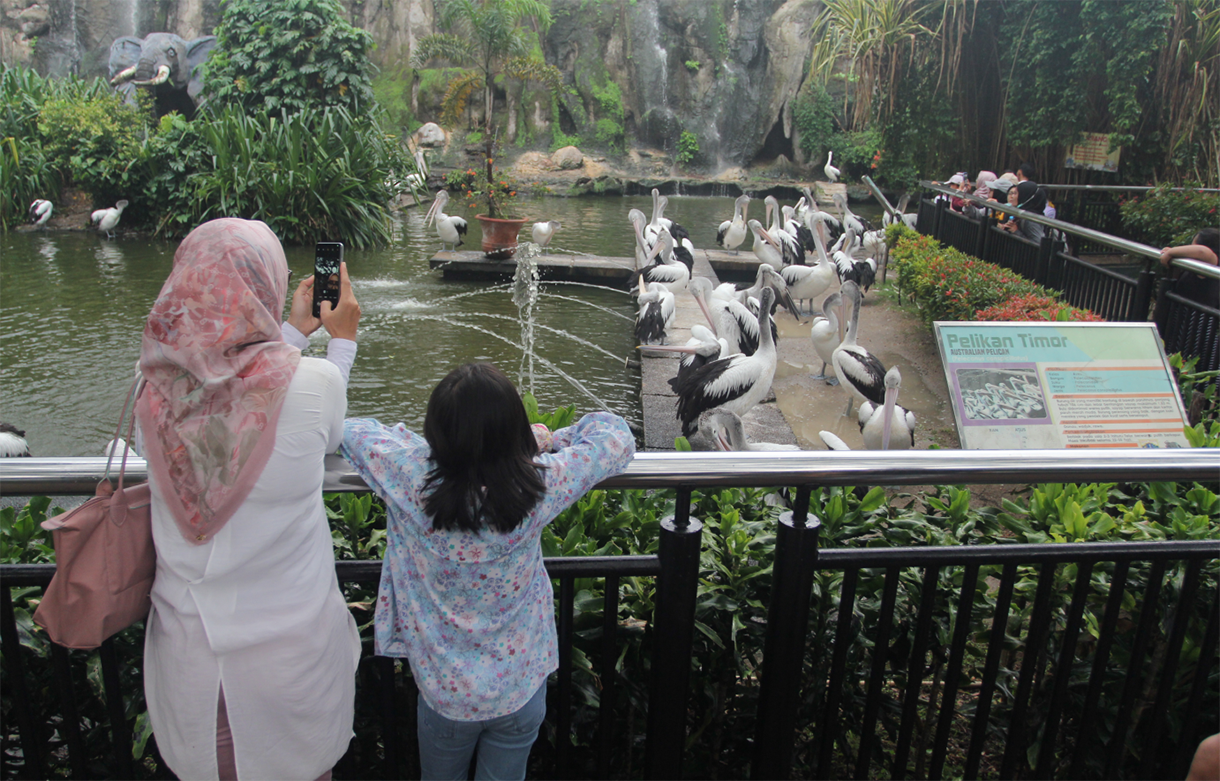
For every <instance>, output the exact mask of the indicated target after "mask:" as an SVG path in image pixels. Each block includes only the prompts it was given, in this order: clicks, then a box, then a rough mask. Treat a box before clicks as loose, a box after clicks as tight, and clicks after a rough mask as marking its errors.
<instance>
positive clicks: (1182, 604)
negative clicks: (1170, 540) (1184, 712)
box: [1139, 561, 1203, 778]
mask: <svg viewBox="0 0 1220 781" xmlns="http://www.w3.org/2000/svg"><path fill="white" fill-rule="evenodd" d="M1202 568H1203V564H1202V562H1198V561H1192V562H1191V563H1190V564H1189V565H1188V566H1187V567H1186V578H1185V579H1184V581H1183V583H1182V589H1181V591H1179V592H1178V600H1177V605H1175V606H1173V607H1172V608H1170V611H1172V612H1170V611H1166V612H1167V613H1168V614H1169V615H1172V616H1173V624H1172V626H1171V627H1170V628H1169V631H1168V635H1169V637H1168V638H1166V641H1165V654H1164V657H1163V661H1162V662H1161V664H1162V667H1161V670H1160V676H1159V678H1160V680H1159V682H1158V684H1157V686H1156V700H1155V701H1154V702H1153V704H1152V708H1151V709H1149V710H1147V711H1145V712H1144V719H1143V720H1144V722H1145V723H1147V724H1148V730H1147V732H1144V733H1143V736H1144V740H1145V741H1146V742H1145V743H1144V745H1145V746H1146V747H1147V748H1146V750H1145V751H1144V757H1143V762H1141V763H1140V771H1139V773H1140V776H1141V777H1142V778H1165V777H1166V776H1165V774H1164V773H1157V772H1156V760H1157V756H1158V754H1159V753H1160V752H1159V751H1158V750H1156V749H1154V748H1153V747H1154V746H1156V747H1159V746H1160V745H1161V732H1162V730H1163V728H1164V726H1165V723H1166V722H1167V721H1169V719H1170V712H1169V711H1170V701H1171V700H1172V699H1173V698H1174V697H1173V695H1174V689H1176V688H1177V687H1176V686H1175V684H1176V683H1177V677H1178V662H1179V660H1180V659H1181V658H1182V646H1183V644H1184V643H1185V642H1186V627H1187V626H1188V625H1189V624H1190V621H1191V618H1192V617H1193V613H1194V606H1195V604H1196V600H1197V599H1198V595H1199V572H1200V570H1201V569H1202ZM1177 750H1178V751H1179V752H1182V751H1184V750H1185V751H1188V752H1190V753H1191V754H1193V753H1194V750H1195V747H1194V746H1190V747H1187V746H1184V745H1182V743H1181V742H1179V743H1178V746H1177ZM1171 767H1172V763H1171Z"/></svg>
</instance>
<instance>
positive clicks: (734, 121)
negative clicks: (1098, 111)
mask: <svg viewBox="0 0 1220 781" xmlns="http://www.w3.org/2000/svg"><path fill="white" fill-rule="evenodd" d="M343 2H344V3H345V5H346V6H347V7H348V8H349V12H350V20H351V22H352V23H353V24H355V25H357V26H359V27H362V28H363V29H365V30H368V31H369V33H370V34H371V35H372V36H373V39H374V41H375V43H376V47H375V49H374V50H373V51H372V52H371V57H372V58H373V60H374V62H375V63H376V64H377V65H378V66H379V67H381V68H382V71H383V72H385V73H394V74H397V73H407V72H409V68H408V63H409V61H410V54H411V51H412V48H413V46H414V44H415V41H417V40H418V39H419V38H421V37H422V36H424V35H428V34H429V33H432V32H434V31H435V30H434V26H433V12H434V7H433V0H393V1H392V2H390V1H387V0H382V1H381V2H370V0H343ZM551 8H552V15H553V16H554V24H553V25H552V27H551V29H550V31H549V33H548V34H547V36H546V38H545V40H544V41H543V42H542V45H543V53H544V55H545V56H546V58H547V61H548V62H551V63H553V64H555V65H556V66H558V67H559V68H560V69H561V70H562V71H563V73H564V78H565V81H566V82H567V83H568V84H569V85H570V86H571V88H572V90H571V91H570V92H569V93H568V94H565V95H562V96H560V100H559V104H560V106H559V108H558V111H557V112H556V111H554V110H552V107H551V105H550V100H549V96H547V95H545V94H544V93H541V92H539V91H538V90H536V89H534V88H532V87H530V86H529V85H505V88H506V89H507V90H508V94H505V95H503V97H505V98H508V100H507V101H505V100H501V101H500V102H499V103H498V106H500V107H504V106H506V105H507V106H510V107H512V109H513V112H514V116H513V122H512V123H510V124H511V125H512V126H513V128H514V130H517V131H519V132H518V133H515V134H514V135H520V134H524V137H525V138H526V139H527V140H528V139H537V138H540V137H543V136H544V134H549V132H550V129H551V125H552V123H553V121H554V120H555V119H556V118H558V120H559V126H560V129H562V130H563V132H565V133H567V134H569V135H579V136H580V137H581V139H582V140H583V141H584V142H585V143H586V144H588V145H593V146H597V145H609V146H616V147H618V148H619V149H622V148H624V146H626V145H631V144H639V145H645V146H650V147H655V148H661V149H664V150H665V151H667V152H669V153H671V154H672V153H674V152H675V151H676V148H677V142H678V138H679V136H680V135H681V134H682V132H683V131H687V132H690V133H693V134H694V135H695V137H696V139H697V140H698V144H699V150H700V160H699V162H700V163H701V164H702V165H704V166H705V167H707V168H709V169H718V168H724V167H730V166H740V165H745V164H748V163H750V162H752V161H754V160H755V158H757V157H760V156H762V157H774V156H776V155H777V154H785V155H786V156H788V157H789V158H797V159H798V161H799V150H797V149H795V148H794V147H795V145H794V144H793V140H792V139H793V131H792V121H791V118H792V108H791V106H792V100H793V98H794V97H795V96H796V94H797V92H798V90H799V89H800V86H801V83H802V80H803V78H804V74H805V68H806V64H807V60H808V56H809V51H810V47H811V41H810V40H809V36H808V31H809V29H810V27H811V25H812V22H813V20H814V17H815V16H816V15H817V13H818V11H819V10H820V8H821V4H820V2H819V1H818V0H552V2H551ZM0 11H2V16H0V25H2V27H0V61H3V62H6V63H14V64H23V65H30V66H32V67H34V68H36V69H37V70H39V72H41V73H45V74H50V75H66V74H70V73H71V74H77V75H81V76H85V77H91V76H97V75H105V73H106V65H107V59H108V55H109V47H110V43H111V42H112V41H113V40H114V39H115V38H117V37H119V36H122V35H138V36H143V35H146V34H148V33H150V32H158V31H167V32H174V33H177V34H179V35H181V36H183V37H184V38H187V39H188V40H189V39H192V38H196V37H198V36H200V35H206V34H209V33H211V32H212V31H213V28H214V27H215V25H216V23H217V22H218V21H219V19H220V13H221V9H220V0H0ZM437 113H439V112H437V110H436V107H435V106H434V105H428V104H427V103H422V104H420V105H418V106H416V118H417V119H419V120H420V121H427V120H431V119H435V116H436V114H437ZM546 137H549V135H546Z"/></svg>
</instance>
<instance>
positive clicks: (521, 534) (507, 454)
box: [343, 363, 635, 780]
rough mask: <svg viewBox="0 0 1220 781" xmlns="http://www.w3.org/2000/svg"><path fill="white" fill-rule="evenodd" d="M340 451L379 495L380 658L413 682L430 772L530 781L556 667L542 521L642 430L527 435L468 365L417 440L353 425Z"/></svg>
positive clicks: (607, 470)
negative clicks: (399, 666)
mask: <svg viewBox="0 0 1220 781" xmlns="http://www.w3.org/2000/svg"><path fill="white" fill-rule="evenodd" d="M343 452H344V454H345V455H346V456H347V458H348V460H350V461H351V462H352V465H353V466H355V468H356V471H357V472H359V473H360V476H361V477H363V478H364V480H365V482H366V483H368V485H369V487H370V488H371V489H373V491H374V492H375V493H376V494H377V495H378V496H380V497H382V498H383V499H385V501H386V506H387V509H388V516H389V520H388V527H387V532H388V539H387V547H386V552H385V563H384V566H383V567H382V575H381V585H380V588H379V592H378V597H377V610H376V614H375V643H376V645H375V652H376V653H377V654H378V655H380V656H394V657H406V658H407V659H409V660H410V663H411V672H412V673H413V674H414V676H415V682H416V684H417V685H418V686H419V705H418V711H419V714H418V716H419V719H418V733H419V754H420V766H421V769H422V777H423V778H427V779H463V780H464V779H465V778H466V777H467V769H468V768H469V766H470V759H471V756H472V755H473V754H475V752H476V749H477V752H478V754H477V757H478V758H477V766H476V770H475V778H478V779H485V778H496V779H511V778H516V779H522V778H524V777H525V771H526V762H527V760H528V759H529V753H530V747H531V746H532V745H533V744H534V740H535V738H536V737H537V735H538V728H539V726H540V725H541V724H542V719H543V716H544V715H545V714H546V679H547V676H549V675H550V674H551V673H552V672H554V671H555V670H557V669H558V667H559V656H558V642H557V637H556V631H555V612H554V602H553V599H554V597H553V592H552V589H551V579H550V577H549V576H548V575H547V573H546V568H545V567H544V566H543V563H542V547H541V542H540V540H541V534H542V529H543V527H545V526H546V525H547V524H548V523H550V522H551V521H552V520H553V519H554V518H555V516H556V515H558V514H559V513H560V512H562V511H563V510H564V509H565V508H566V507H568V506H569V505H571V504H572V503H573V502H575V501H576V500H577V499H579V498H580V497H581V496H583V495H584V494H585V493H586V492H587V491H589V490H590V489H591V488H593V486H595V485H597V484H598V483H599V482H601V481H602V480H605V479H606V478H607V477H610V476H611V475H615V474H617V473H619V472H621V471H622V470H623V469H625V468H626V466H627V464H628V463H630V461H631V459H632V457H633V456H634V454H635V439H634V437H633V436H632V434H631V429H629V428H628V427H627V423H626V422H625V421H624V420H623V419H622V418H620V417H618V416H617V415H612V414H610V413H608V412H595V413H592V414H589V415H585V416H584V417H583V418H581V419H580V421H579V422H578V423H576V425H574V426H571V427H568V428H563V429H560V430H558V431H556V432H554V434H553V435H551V434H550V433H549V432H547V431H546V429H545V427H542V426H537V427H535V429H534V430H531V427H530V424H529V419H528V417H527V415H526V412H525V407H524V405H523V404H522V403H521V397H520V396H519V395H518V394H517V389H516V388H514V387H513V384H512V382H510V381H509V379H508V378H507V377H505V376H504V375H503V374H502V373H501V372H500V370H499V369H497V368H496V367H494V366H492V365H491V364H486V363H480V364H466V365H465V366H461V367H459V368H457V369H454V370H453V371H452V372H450V373H449V375H448V376H446V377H445V378H444V379H443V380H441V382H440V384H438V385H437V386H436V388H435V389H433V391H432V396H431V398H430V399H429V400H428V410H427V413H426V415H425V418H424V435H423V436H422V437H421V436H419V435H418V434H414V433H412V432H410V431H408V430H407V428H406V426H404V425H403V424H401V423H400V424H398V425H397V426H394V427H388V426H383V425H382V424H380V423H378V422H377V421H375V420H357V419H353V420H349V421H347V423H346V426H345V429H344V437H343Z"/></svg>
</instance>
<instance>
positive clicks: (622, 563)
mask: <svg viewBox="0 0 1220 781" xmlns="http://www.w3.org/2000/svg"><path fill="white" fill-rule="evenodd" d="M542 563H543V564H544V565H545V566H546V571H547V574H548V575H550V576H551V577H553V578H561V577H577V578H604V577H607V576H609V575H618V576H620V577H655V576H657V575H659V574H660V573H661V560H660V559H659V558H658V557H657V556H647V555H641V556H563V557H556V558H544V559H543V560H542ZM335 572H336V574H337V575H338V578H339V582H340V583H377V582H379V581H380V579H381V560H380V559H368V560H362V561H350V560H348V561H336V562H335ZM54 574H55V565H54V564H0V586H46V585H47V584H48V583H50V582H51V577H52V576H53V575H54Z"/></svg>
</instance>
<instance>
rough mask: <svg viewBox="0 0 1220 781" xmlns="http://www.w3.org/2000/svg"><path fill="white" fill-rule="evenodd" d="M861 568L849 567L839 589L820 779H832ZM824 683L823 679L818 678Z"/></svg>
mask: <svg viewBox="0 0 1220 781" xmlns="http://www.w3.org/2000/svg"><path fill="white" fill-rule="evenodd" d="M859 580H860V570H858V569H849V570H847V571H846V572H844V573H843V586H842V589H841V590H840V591H839V613H838V617H837V618H836V620H835V639H834V652H833V656H832V657H831V661H830V673H829V675H827V679H826V699H825V701H824V702H825V707H823V708H822V712H821V717H820V719H819V721H818V724H817V729H815V730H814V734H816V735H819V737H820V740H821V743H820V744H819V746H818V769H817V776H816V777H817V778H830V766H831V757H832V755H833V754H834V743H835V738H836V737H837V736H838V732H839V707H840V705H841V704H842V701H843V683H844V681H845V680H846V677H845V675H844V671H845V670H846V669H847V650H848V646H849V645H851V640H849V639H848V634H849V633H850V630H851V622H852V618H853V617H854V613H855V607H856V584H857V583H858V582H859ZM819 683H821V681H819Z"/></svg>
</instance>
